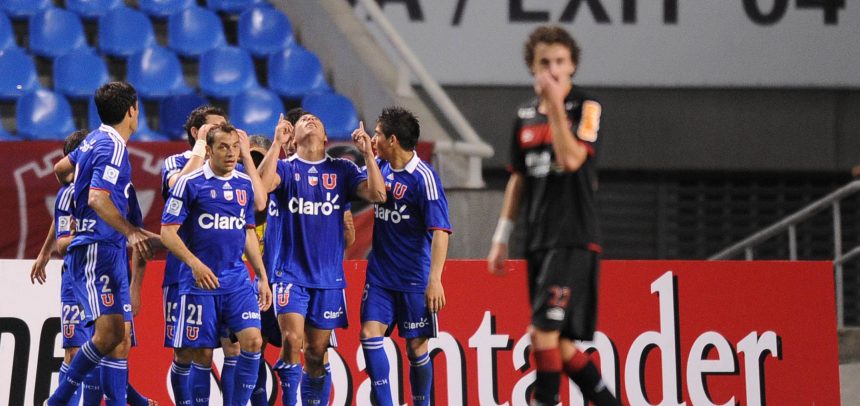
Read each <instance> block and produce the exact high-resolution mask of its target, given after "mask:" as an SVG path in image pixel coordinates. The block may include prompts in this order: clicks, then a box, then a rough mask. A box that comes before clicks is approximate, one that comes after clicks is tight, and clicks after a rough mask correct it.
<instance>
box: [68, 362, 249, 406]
mask: <svg viewBox="0 0 860 406" xmlns="http://www.w3.org/2000/svg"><path fill="white" fill-rule="evenodd" d="M68 371H69V364H67V363H65V362H63V363H62V365H60V380H59V381H58V382H60V383H62V382H63V381H65V380H66V373H67V372H68ZM81 392H82V390H81V389H80V387H79V388H78V390H76V391H75V393H74V394H72V397H71V398H69V404H70V405H78V404H79V403H81ZM255 406H256V405H255Z"/></svg>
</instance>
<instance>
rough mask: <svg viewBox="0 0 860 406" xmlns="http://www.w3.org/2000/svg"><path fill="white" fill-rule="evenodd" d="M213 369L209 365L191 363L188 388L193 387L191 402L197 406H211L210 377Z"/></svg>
mask: <svg viewBox="0 0 860 406" xmlns="http://www.w3.org/2000/svg"><path fill="white" fill-rule="evenodd" d="M211 374H212V368H211V367H209V366H208V365H200V364H196V363H194V362H192V363H191V373H190V374H189V375H188V384H189V385H188V386H190V387H191V402H192V404H193V405H195V406H209V386H210V385H209V380H210V378H209V376H210V375H211Z"/></svg>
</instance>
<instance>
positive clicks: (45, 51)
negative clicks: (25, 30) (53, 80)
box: [29, 7, 87, 58]
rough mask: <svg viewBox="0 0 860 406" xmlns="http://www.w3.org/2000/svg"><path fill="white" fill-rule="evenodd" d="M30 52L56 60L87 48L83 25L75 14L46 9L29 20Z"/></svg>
mask: <svg viewBox="0 0 860 406" xmlns="http://www.w3.org/2000/svg"><path fill="white" fill-rule="evenodd" d="M29 34H30V52H32V53H33V54H35V55H39V56H45V57H48V58H56V57H58V56H60V55H63V54H65V53H66V52H69V51H71V50H75V49H81V48H85V47H87V38H86V35H85V34H84V25H83V24H81V19H80V17H78V15H77V14H75V13H73V12H71V11H68V10H64V9H61V8H54V7H51V8H48V9H45V10H42V11H40V12H39V13H37V14H36V15H34V16H33V17H31V18H30V24H29Z"/></svg>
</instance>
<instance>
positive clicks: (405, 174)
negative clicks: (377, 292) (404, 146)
mask: <svg viewBox="0 0 860 406" xmlns="http://www.w3.org/2000/svg"><path fill="white" fill-rule="evenodd" d="M379 168H380V170H381V171H382V177H383V179H385V189H386V193H387V195H388V198H387V199H386V200H385V203H384V204H377V205H374V208H373V211H374V213H373V214H374V219H373V248H372V250H371V252H370V258H369V260H368V264H367V281H368V283H371V284H373V285H378V286H382V287H385V288H388V289H391V290H398V291H404V292H424V289H425V288H426V287H427V280H428V278H429V275H430V243H431V242H432V237H433V230H443V231H445V232H448V233H450V232H451V222H450V221H449V220H448V200H447V199H446V198H445V192H444V191H443V190H442V183H441V182H440V181H439V176H437V175H436V172H434V171H433V169H432V168H431V167H430V166H429V165H427V164H426V163H424V162H423V161H421V159H420V158H418V154H415V155H414V156H413V157H412V159H411V160H410V161H409V163H407V164H406V167H405V168H404V169H400V170H396V169H393V168H391V164H389V163H388V162H385V161H380V162H379Z"/></svg>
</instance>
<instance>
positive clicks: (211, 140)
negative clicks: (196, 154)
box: [206, 123, 236, 147]
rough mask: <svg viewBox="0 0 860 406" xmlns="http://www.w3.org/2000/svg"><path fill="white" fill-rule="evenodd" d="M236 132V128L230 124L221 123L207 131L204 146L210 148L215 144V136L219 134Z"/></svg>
mask: <svg viewBox="0 0 860 406" xmlns="http://www.w3.org/2000/svg"><path fill="white" fill-rule="evenodd" d="M233 131H236V127H233V125H231V124H230V123H221V124H218V125H216V126H215V127H213V128H212V129H211V130H209V133H208V134H206V145H208V146H210V147H212V144H215V134H216V133H219V132H224V133H227V134H229V133H231V132H233Z"/></svg>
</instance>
